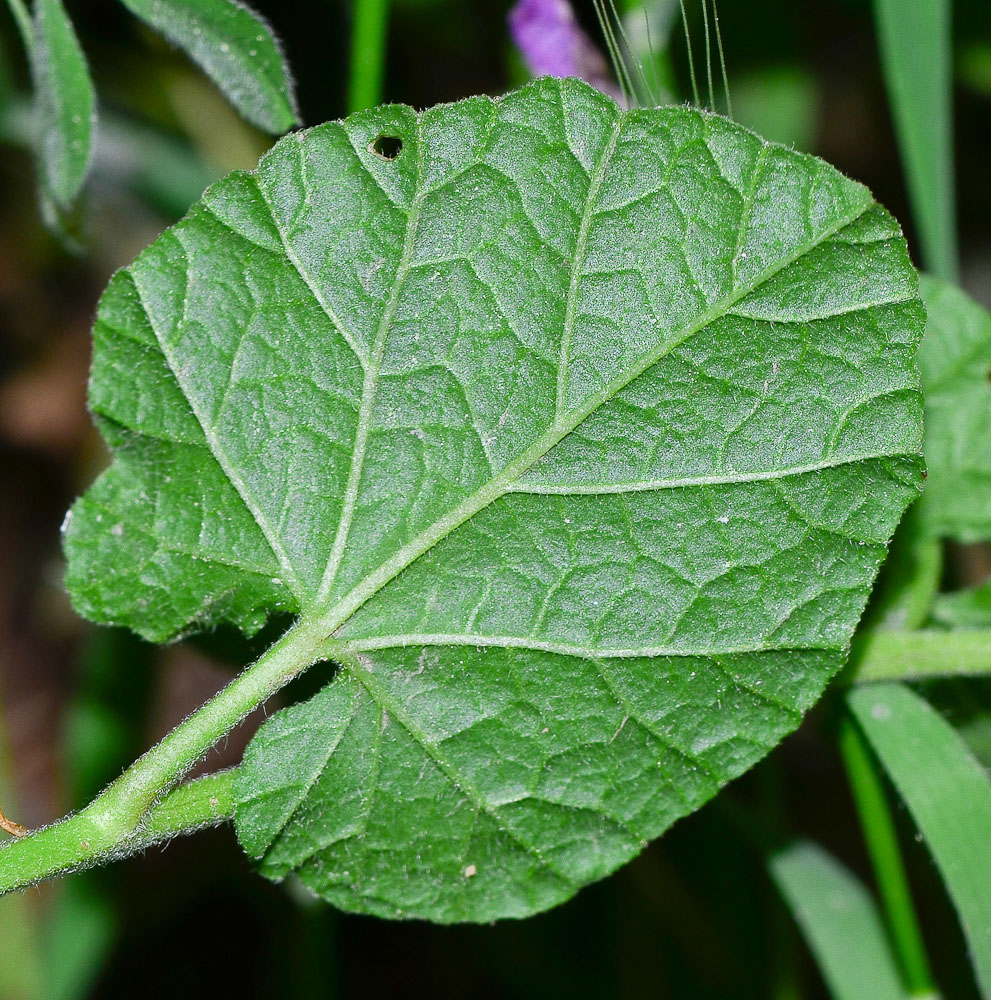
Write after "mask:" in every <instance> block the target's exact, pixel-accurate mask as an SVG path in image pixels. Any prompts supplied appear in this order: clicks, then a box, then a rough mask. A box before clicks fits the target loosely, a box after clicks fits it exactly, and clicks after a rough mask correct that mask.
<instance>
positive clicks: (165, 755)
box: [0, 621, 327, 895]
mask: <svg viewBox="0 0 991 1000" xmlns="http://www.w3.org/2000/svg"><path fill="white" fill-rule="evenodd" d="M326 636H327V629H326V626H325V625H321V623H320V622H319V621H318V622H316V623H309V624H308V625H302V624H301V625H297V626H295V627H294V628H292V629H290V630H289V631H288V632H287V633H286V634H285V635H284V636H283V637H282V638H281V639H280V640H279V641H278V642H276V643H275V644H274V645H273V646H272V647H271V648H270V649H269V650H268V651H267V652H265V653H264V654H263V655H262V657H261V658H260V659H258V660H256V661H255V663H253V664H252V665H251V666H250V667H248V668H247V669H246V670H245V671H243V672H242V673H241V674H239V675H238V676H237V677H236V678H235V679H234V680H233V681H231V683H230V684H228V685H227V687H226V688H224V689H223V691H221V692H219V694H217V695H215V696H214V697H213V698H212V699H211V700H210V701H208V702H207V703H206V704H205V705H204V706H203V707H202V708H201V709H199V711H197V712H195V713H194V714H193V715H191V716H189V718H188V719H186V720H185V721H184V722H182V723H180V725H179V726H177V727H176V728H175V729H173V730H172V732H171V733H169V735H168V736H166V737H165V738H164V739H163V740H162V741H161V742H160V743H159V744H158V745H157V746H156V747H154V748H153V749H151V750H149V751H148V752H147V753H146V754H145V755H144V756H143V757H141V758H139V759H138V760H137V761H136V762H135V763H134V764H132V765H131V766H130V767H129V768H128V769H127V770H126V771H125V772H124V773H123V774H122V775H121V776H120V777H119V778H118V779H117V780H116V781H115V782H113V784H111V785H110V786H108V787H107V788H106V789H105V790H104V791H103V792H101V793H100V795H98V796H97V797H96V798H95V799H94V800H93V802H92V803H91V804H90V805H88V806H87V807H86V808H85V809H83V810H82V811H81V812H78V813H76V814H75V815H74V816H70V817H68V818H67V819H64V820H61V821H60V822H58V823H55V824H53V825H52V826H49V827H45V828H44V829H42V830H38V831H36V832H35V833H30V834H28V835H27V836H25V837H21V838H19V839H17V840H14V841H11V842H10V843H8V844H7V845H6V846H5V847H3V848H0V895H2V894H3V893H5V892H9V891H10V890H12V889H17V888H21V887H23V886H26V885H30V884H32V883H34V882H38V881H40V880H41V879H45V878H48V877H50V876H52V875H56V874H59V873H60V872H67V871H72V870H75V869H77V868H84V867H88V866H89V865H92V864H94V863H95V862H96V861H98V860H100V859H102V858H109V857H118V856H125V855H127V854H131V853H133V852H134V851H135V850H140V849H141V848H142V847H144V846H147V844H149V843H154V842H156V841H157V840H161V839H164V838H165V837H168V836H173V835H176V834H178V833H182V832H185V831H187V830H192V829H196V828H198V827H199V826H202V825H204V823H205V822H206V819H207V818H209V816H212V815H213V813H212V812H211V810H213V809H214V806H212V805H211V804H210V802H209V799H210V795H215V793H216V792H217V790H218V789H219V790H220V791H223V790H224V782H227V781H229V780H230V778H229V777H228V778H225V779H222V780H220V779H218V782H219V783H218V784H217V785H215V786H214V787H213V789H212V790H211V791H210V794H207V789H206V786H204V785H200V784H193V785H188V786H184V787H183V788H180V789H177V790H176V791H175V792H173V794H172V795H171V796H167V797H166V798H165V799H163V800H162V801H159V800H160V799H161V796H162V794H163V792H165V791H166V790H167V789H169V788H171V787H172V786H173V785H174V784H175V783H176V782H177V781H178V780H179V779H180V778H181V777H182V776H183V774H185V773H186V771H188V770H189V768H190V767H192V766H193V764H195V763H196V761H197V760H198V759H199V758H200V757H202V756H203V754H204V753H206V751H207V750H209V749H210V747H212V746H213V745H214V743H216V742H217V740H219V739H220V738H221V737H222V736H223V735H224V734H225V733H227V732H228V731H229V730H230V729H231V728H232V727H233V726H234V725H236V724H237V723H238V722H239V721H240V720H241V719H243V718H244V717H245V716H246V715H248V713H250V712H251V711H252V710H253V709H254V708H256V707H257V706H258V705H260V704H261V703H262V702H264V701H265V700H266V699H267V698H269V697H270V696H271V695H273V694H274V693H275V692H276V691H278V690H279V688H281V687H283V686H284V685H285V684H287V683H288V682H289V681H290V680H292V679H293V678H294V677H296V676H297V675H299V674H300V673H302V672H303V671H304V670H305V669H306V668H307V667H309V666H310V665H312V664H313V663H316V662H317V661H318V660H320V659H321V658H322V657H323V655H324V653H323V650H325V648H326ZM204 795H206V805H204V800H203V796H204ZM173 796H174V797H173ZM215 797H217V799H218V802H219V803H220V804H221V805H223V803H224V801H225V800H224V799H223V797H222V796H219V795H215ZM228 800H229V796H228ZM156 803H158V804H157V806H156ZM153 806H155V809H154V810H153V811H151V812H149V811H150V810H152V807H153ZM217 808H220V806H218V807H217ZM225 808H226V807H225ZM204 810H206V811H204ZM222 811H223V810H221V812H222ZM229 811H230V810H229V808H228V812H227V814H228V815H229ZM146 814H147V815H146ZM214 818H215V819H219V818H222V817H221V813H217V814H216V816H215V817H214ZM149 838H151V839H149Z"/></svg>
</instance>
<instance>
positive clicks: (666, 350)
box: [311, 198, 872, 638]
mask: <svg viewBox="0 0 991 1000" xmlns="http://www.w3.org/2000/svg"><path fill="white" fill-rule="evenodd" d="M871 204H872V202H871V200H870V199H869V198H868V199H866V200H865V201H864V203H863V204H862V205H860V206H859V207H858V208H857V209H856V210H854V211H852V212H850V213H848V214H847V215H845V216H843V217H841V218H840V219H839V220H838V221H837V222H836V223H835V224H834V225H833V226H831V227H830V228H829V229H827V230H825V231H823V232H822V233H820V234H819V235H818V236H817V237H816V238H815V239H813V240H811V241H809V242H808V243H805V244H802V246H800V247H799V248H798V249H796V251H795V252H794V253H792V254H790V255H789V256H787V257H784V258H782V259H781V260H779V261H777V262H776V263H775V264H774V265H773V266H772V267H769V268H768V269H767V270H766V271H763V272H762V273H761V274H760V275H758V276H757V277H756V278H755V279H754V280H753V281H751V282H750V283H748V284H746V285H743V286H741V287H739V288H736V289H734V291H733V292H732V293H730V294H729V295H727V296H725V297H724V298H723V299H720V300H719V301H718V302H717V303H715V304H714V305H713V306H711V307H710V308H709V309H707V310H706V311H705V312H704V313H703V314H702V316H701V317H699V319H698V320H697V321H696V322H695V323H694V324H692V325H691V326H689V327H687V328H685V329H684V330H682V331H681V332H679V333H678V334H676V335H675V336H674V337H672V338H671V339H670V340H667V341H665V342H664V343H662V344H661V345H659V346H658V347H657V348H656V349H655V350H654V351H651V352H648V353H647V354H645V355H643V356H642V357H641V358H640V359H639V360H638V361H637V363H636V364H634V365H632V366H631V367H630V368H628V369H627V370H626V371H624V372H622V373H621V374H620V375H618V376H617V377H616V378H614V379H613V380H612V381H611V382H609V383H608V385H606V386H605V387H604V388H603V389H602V390H600V391H599V392H598V393H594V394H593V395H591V396H589V397H588V399H587V400H586V401H585V402H584V403H583V404H582V405H581V406H579V407H577V408H576V409H574V410H571V411H570V412H569V413H566V414H564V415H563V416H562V417H560V418H558V419H556V420H555V421H554V422H553V423H552V424H551V425H550V427H548V429H547V430H546V431H545V432H544V433H543V434H542V435H541V436H540V437H539V438H537V440H536V441H534V443H533V444H532V445H531V446H530V447H529V448H527V449H526V451H524V452H523V453H522V454H521V455H520V456H519V457H518V458H517V459H515V461H513V462H511V463H510V464H509V465H507V466H506V468H505V469H503V471H502V472H501V473H500V474H499V475H498V476H496V477H495V478H494V479H491V480H489V482H488V483H486V484H485V485H484V486H482V487H481V488H480V489H478V490H477V491H476V492H475V493H473V494H472V495H471V496H469V497H467V498H466V499H465V500H463V501H462V502H461V503H460V504H458V506H457V507H455V508H453V509H452V510H450V511H449V512H448V513H447V514H445V515H444V516H443V517H441V518H438V519H437V520H436V521H434V523H433V524H431V525H430V526H429V527H428V528H426V529H425V530H424V531H422V532H421V533H420V534H419V535H418V536H417V537H416V538H414V539H413V540H412V541H410V542H408V543H407V544H406V545H404V546H403V547H402V548H400V549H399V550H398V551H397V552H395V553H394V554H393V555H392V556H391V557H390V558H389V559H387V560H386V561H385V562H383V563H381V564H380V565H379V566H378V568H377V569H375V570H374V571H373V572H371V573H369V574H368V575H367V576H366V577H365V578H364V579H363V580H361V582H360V583H358V584H356V585H355V586H354V587H353V588H352V589H351V590H350V591H349V592H348V593H347V594H345V596H344V597H342V598H341V599H340V600H339V601H337V602H336V603H334V604H333V605H330V606H327V607H321V606H320V604H319V603H318V604H317V605H316V606H315V607H314V608H313V609H312V611H311V614H312V616H313V619H314V621H315V623H316V624H317V626H318V628H319V629H320V630H321V631H322V632H324V633H325V634H326V635H327V637H328V638H330V637H331V636H332V635H333V633H335V632H336V631H337V630H338V629H340V628H341V626H342V625H344V623H345V622H347V621H348V619H349V618H351V616H352V615H354V613H355V612H356V611H357V610H358V609H359V608H360V607H361V606H362V605H363V604H365V603H366V602H367V601H368V600H369V599H370V598H371V597H373V596H374V595H375V594H376V593H377V592H378V591H379V590H381V589H382V588H383V587H384V586H385V585H386V584H387V583H389V582H390V581H391V580H393V579H394V578H395V577H396V576H398V575H399V574H400V573H401V572H402V571H403V570H404V569H406V568H407V567H408V566H409V565H411V564H412V563H413V562H415V561H416V560H417V559H419V558H420V556H422V555H423V554H424V553H426V552H428V551H429V550H430V549H432V548H433V547H434V545H436V544H437V543H438V542H439V541H440V540H441V539H443V538H445V537H446V536H447V535H449V534H450V533H451V532H452V531H454V530H455V528H458V527H460V526H461V525H462V524H464V523H465V522H466V521H468V520H470V519H471V518H472V517H474V516H475V515H476V514H477V513H479V511H482V510H484V509H485V508H486V507H488V506H489V505H491V504H492V503H494V502H495V501H496V500H498V499H499V498H500V497H502V496H504V495H505V494H506V493H509V492H510V491H511V490H512V487H513V485H514V484H515V483H516V482H517V481H518V480H519V478H520V477H521V476H522V475H523V474H524V473H525V472H527V471H528V470H529V469H530V468H532V467H533V466H534V465H535V464H536V463H537V462H538V461H540V459H541V458H543V457H544V455H546V454H547V453H548V452H549V451H550V450H551V449H552V448H553V447H554V446H555V445H557V444H558V443H560V442H561V441H562V440H563V439H564V438H565V437H567V435H568V434H570V433H571V432H572V431H573V430H574V429H575V428H576V427H578V426H579V425H580V424H581V423H582V422H583V421H585V420H587V419H588V417H589V416H590V415H591V414H592V413H594V412H595V411H596V410H598V409H599V407H601V406H602V405H603V404H604V403H606V402H608V401H609V400H610V399H612V398H613V397H614V396H615V395H616V394H617V393H618V392H620V391H621V390H622V389H623V388H625V387H626V386H627V385H629V384H630V382H632V381H633V380H634V379H636V378H638V377H639V376H640V375H642V374H643V373H644V372H645V371H646V370H647V369H648V368H650V367H651V366H653V365H655V364H656V363H657V362H658V361H660V360H661V359H662V358H663V357H665V356H666V355H667V354H670V353H671V351H673V350H675V349H676V348H678V347H680V346H681V345H682V344H684V343H685V342H686V341H688V340H690V339H691V338H692V337H694V336H695V335H696V334H698V333H700V332H701V331H702V330H704V329H705V328H706V327H707V326H709V325H710V324H711V323H713V322H715V321H716V320H717V319H720V318H721V317H722V316H723V315H725V313H726V312H728V311H729V310H730V309H731V308H732V307H733V306H734V305H736V304H737V303H738V302H740V301H741V300H742V299H744V298H745V297H746V296H748V295H750V294H751V293H752V292H754V291H755V290H756V289H757V288H759V287H760V286H761V285H762V284H764V283H765V282H767V281H769V280H770V279H771V278H773V277H774V276H775V275H776V274H778V273H780V272H781V271H782V270H784V269H785V268H786V267H788V266H789V265H791V264H793V263H794V262H795V261H797V260H800V259H801V258H802V257H804V256H805V255H806V254H808V253H810V252H811V251H812V250H814V249H815V248H816V247H817V246H819V245H820V244H821V243H823V242H825V241H826V240H828V239H830V238H831V237H832V236H835V235H836V234H837V233H838V232H840V231H841V230H842V229H844V228H845V227H846V226H848V225H850V224H851V223H852V222H854V221H856V220H857V219H858V218H860V216H861V215H863V214H864V212H865V211H867V209H868V208H869V207H870V205H871ZM575 266H576V267H577V266H578V262H577V261H576V262H575Z"/></svg>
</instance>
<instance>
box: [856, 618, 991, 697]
mask: <svg viewBox="0 0 991 1000" xmlns="http://www.w3.org/2000/svg"><path fill="white" fill-rule="evenodd" d="M987 676H991V629H973V630H961V631H957V632H941V631H937V630H936V629H926V630H922V631H919V632H895V631H891V632H883V631H878V632H874V633H872V634H871V635H869V636H867V637H866V638H865V639H864V640H863V643H862V645H861V646H860V648H859V649H858V651H857V654H856V656H855V657H854V658H853V659H852V660H851V661H850V665H849V667H848V668H847V669H846V671H844V673H843V674H842V675H841V678H840V682H841V683H849V684H863V683H869V682H872V681H891V680H899V681H913V680H929V679H933V678H936V677H987Z"/></svg>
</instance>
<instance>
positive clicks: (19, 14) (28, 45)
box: [7, 0, 34, 59]
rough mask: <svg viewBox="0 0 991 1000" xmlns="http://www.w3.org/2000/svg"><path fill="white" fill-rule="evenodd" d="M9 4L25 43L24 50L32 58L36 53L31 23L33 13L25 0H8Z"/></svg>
mask: <svg viewBox="0 0 991 1000" xmlns="http://www.w3.org/2000/svg"><path fill="white" fill-rule="evenodd" d="M7 6H8V7H9V8H10V13H11V15H12V17H13V18H14V23H15V24H16V25H17V30H18V32H19V33H20V36H21V41H22V42H23V43H24V51H25V52H27V54H28V58H29V59H30V58H32V56H33V54H34V28H33V27H32V25H31V15H30V14H29V13H28V9H27V7H26V6H25V4H24V0H7Z"/></svg>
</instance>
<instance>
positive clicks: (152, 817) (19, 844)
mask: <svg viewBox="0 0 991 1000" xmlns="http://www.w3.org/2000/svg"><path fill="white" fill-rule="evenodd" d="M235 774H236V771H235V770H234V769H231V770H228V771H218V772H217V773H216V774H210V775H207V776H206V777H203V778H197V779H196V780H195V781H190V782H189V783H188V784H185V785H181V786H180V787H179V788H176V789H175V790H174V791H172V792H170V793H169V794H168V795H166V796H165V798H164V799H162V801H161V802H159V803H158V805H156V806H155V807H154V808H153V809H151V810H150V811H149V812H148V814H147V815H146V816H145V817H144V820H143V822H142V823H141V825H140V827H139V828H138V829H137V830H135V831H133V832H132V833H131V834H130V835H129V836H127V837H124V838H122V839H120V840H118V841H117V842H116V843H114V844H108V843H105V842H103V841H101V839H100V833H99V831H98V830H96V831H95V830H94V828H93V826H92V824H91V823H90V822H89V821H88V820H87V818H86V815H85V812H81V813H77V814H76V815H75V816H71V817H69V818H68V819H64V820H62V821H61V822H59V823H56V824H54V825H53V826H48V827H45V828H44V829H42V830H38V831H36V832H35V833H31V834H28V835H27V836H26V837H22V838H20V839H18V840H14V841H11V842H10V843H9V844H7V846H6V847H4V848H3V849H2V850H0V894H3V893H6V892H9V891H11V890H12V889H20V888H23V887H24V886H27V885H31V884H33V883H34V882H39V881H41V880H42V879H44V878H47V877H48V876H50V875H55V874H59V873H63V872H69V871H75V870H77V869H79V868H87V867H89V866H90V865H92V864H94V863H96V862H97V861H100V860H103V859H106V858H115V859H119V858H124V857H127V856H129V855H131V854H136V853H137V852H138V851H141V850H144V849H145V848H146V847H151V846H152V845H153V844H160V843H162V841H165V840H171V839H172V838H173V837H179V836H182V835H183V834H186V833H192V832H194V831H195V830H202V829H204V828H205V827H208V826H216V825H217V824H218V823H223V822H225V821H226V820H228V819H230V817H231V816H232V815H233V811H234V800H233V795H232V792H233V786H234V776H235Z"/></svg>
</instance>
